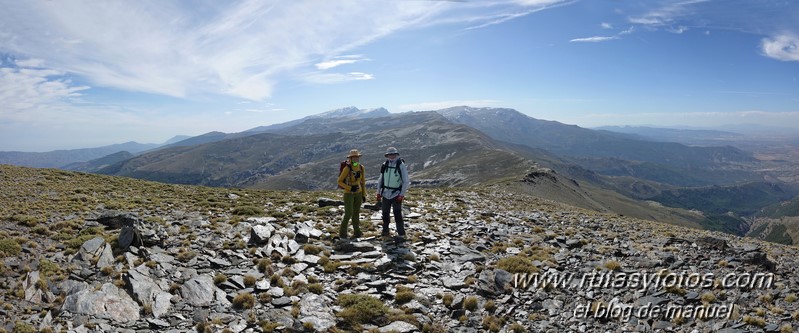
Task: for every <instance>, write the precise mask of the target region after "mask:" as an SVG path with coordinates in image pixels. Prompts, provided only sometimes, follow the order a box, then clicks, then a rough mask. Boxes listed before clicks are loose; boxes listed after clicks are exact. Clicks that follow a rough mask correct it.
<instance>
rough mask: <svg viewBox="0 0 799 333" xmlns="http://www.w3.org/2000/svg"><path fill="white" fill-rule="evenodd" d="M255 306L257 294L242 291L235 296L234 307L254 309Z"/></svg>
mask: <svg viewBox="0 0 799 333" xmlns="http://www.w3.org/2000/svg"><path fill="white" fill-rule="evenodd" d="M253 306H255V296H253V295H252V294H250V293H240V294H238V295H236V297H233V307H235V308H237V309H252V307H253Z"/></svg>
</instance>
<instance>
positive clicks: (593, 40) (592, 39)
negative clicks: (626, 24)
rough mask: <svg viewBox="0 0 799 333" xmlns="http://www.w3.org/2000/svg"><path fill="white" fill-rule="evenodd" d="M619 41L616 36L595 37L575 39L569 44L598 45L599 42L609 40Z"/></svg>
mask: <svg viewBox="0 0 799 333" xmlns="http://www.w3.org/2000/svg"><path fill="white" fill-rule="evenodd" d="M614 39H619V37H616V36H594V37H586V38H575V39H572V40H570V41H569V42H572V43H586V42H587V43H598V42H606V41H609V40H614Z"/></svg>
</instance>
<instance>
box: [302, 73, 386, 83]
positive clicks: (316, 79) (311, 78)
mask: <svg viewBox="0 0 799 333" xmlns="http://www.w3.org/2000/svg"><path fill="white" fill-rule="evenodd" d="M297 79H299V80H302V81H305V82H308V83H316V84H334V83H343V82H350V81H363V80H374V79H375V77H374V75H372V74H369V73H361V72H350V73H322V72H313V73H306V74H304V75H300V76H298V77H297Z"/></svg>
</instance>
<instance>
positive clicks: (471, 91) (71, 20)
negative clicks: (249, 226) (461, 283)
mask: <svg viewBox="0 0 799 333" xmlns="http://www.w3.org/2000/svg"><path fill="white" fill-rule="evenodd" d="M797 77H799V2H797V1H765V0H751V1H740V0H717V1H713V0H708V1H702V0H694V1H691V0H682V1H667V0H660V1H658V0H651V1H621V0H617V1H610V0H583V1H559V0H507V1H500V0H492V1H468V0H466V1H422V0H413V1H412V0H407V1H400V0H397V1H375V0H364V1H356V0H341V1H338V0H336V1H329V0H324V1H323V0H318V1H301V0H292V1H263V0H256V1H216V0H208V1H197V0H192V1H68V0H58V1H33V0H32V1H17V0H0V150H23V151H46V150H53V149H65V148H84V147H95V146H101V145H107V144H112V143H121V142H125V141H130V140H135V141H138V142H142V143H157V142H162V141H165V140H166V139H168V138H170V137H172V136H174V135H178V134H186V135H198V134H202V133H205V132H209V131H214V130H217V131H223V132H238V131H242V130H246V129H249V128H252V127H256V126H260V125H268V124H272V123H279V122H284V121H288V120H291V119H296V118H300V117H302V116H306V115H309V114H315V113H320V112H323V111H328V110H331V109H337V108H341V107H345V106H357V107H359V108H375V107H385V108H387V109H388V110H389V111H392V112H401V111H409V110H433V109H439V108H444V107H449V106H454V105H470V106H476V107H483V106H493V107H509V108H514V109H516V110H519V111H521V112H523V113H525V114H528V115H530V116H532V117H535V118H540V119H547V120H557V121H560V122H564V123H568V124H577V125H580V126H584V127H592V126H600V125H625V124H633V125H636V124H649V125H655V126H673V125H692V126H714V125H724V124H741V123H753V124H762V125H779V126H791V127H796V128H797V132H799V82H797Z"/></svg>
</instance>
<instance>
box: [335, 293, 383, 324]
mask: <svg viewBox="0 0 799 333" xmlns="http://www.w3.org/2000/svg"><path fill="white" fill-rule="evenodd" d="M337 301H338V305H339V306H341V307H342V308H344V309H343V310H341V311H340V312H339V313H337V314H336V315H337V316H339V317H341V318H342V319H344V321H345V322H346V323H347V324H348V325H349V326H350V327H353V328H359V327H360V326H361V325H362V324H365V323H369V322H374V323H379V322H381V320H382V319H383V317H384V316H385V315H386V314H387V313H388V309H387V308H386V306H385V305H384V304H383V302H381V301H380V300H379V299H377V298H374V297H372V296H369V295H363V294H347V295H339V296H338V299H337Z"/></svg>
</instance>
